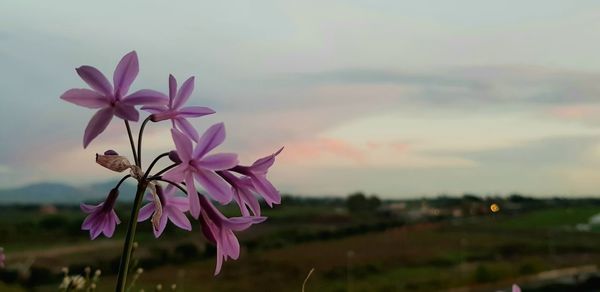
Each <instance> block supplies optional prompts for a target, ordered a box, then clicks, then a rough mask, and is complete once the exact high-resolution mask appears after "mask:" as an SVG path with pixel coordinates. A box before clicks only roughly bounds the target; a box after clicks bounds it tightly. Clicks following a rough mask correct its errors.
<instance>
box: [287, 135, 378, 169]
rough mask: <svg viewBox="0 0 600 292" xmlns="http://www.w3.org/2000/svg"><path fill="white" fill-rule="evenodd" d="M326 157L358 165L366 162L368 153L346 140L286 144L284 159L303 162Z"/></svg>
mask: <svg viewBox="0 0 600 292" xmlns="http://www.w3.org/2000/svg"><path fill="white" fill-rule="evenodd" d="M326 155H333V156H335V157H341V158H345V159H348V160H351V161H353V162H356V163H365V162H366V151H364V150H363V149H360V148H359V147H356V146H354V145H352V144H350V143H348V142H346V141H344V140H341V139H335V138H318V139H316V140H312V141H299V142H290V143H286V150H285V156H284V157H285V158H284V159H289V160H293V161H303V160H306V159H316V158H322V157H324V156H326ZM282 158H283V157H282Z"/></svg>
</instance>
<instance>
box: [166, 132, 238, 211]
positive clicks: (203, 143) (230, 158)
mask: <svg viewBox="0 0 600 292" xmlns="http://www.w3.org/2000/svg"><path fill="white" fill-rule="evenodd" d="M171 135H172V136H173V141H174V142H175V148H176V149H177V155H178V156H179V159H180V160H181V163H180V164H179V165H178V166H176V167H174V168H173V169H171V170H170V171H168V172H167V173H165V174H164V175H163V178H165V179H167V180H171V181H174V182H176V183H179V182H185V184H186V188H187V190H188V198H189V200H190V212H191V214H192V216H194V218H198V217H199V216H200V202H199V199H198V193H197V192H196V187H195V181H197V182H198V183H200V185H201V186H202V187H203V188H204V189H205V190H206V191H207V192H208V194H209V195H210V196H211V197H213V198H214V199H215V200H217V201H219V202H220V203H222V204H227V203H229V202H230V201H231V199H232V197H233V194H232V192H231V188H230V186H229V185H228V184H227V182H225V181H224V180H223V178H221V177H220V176H219V175H217V174H216V173H215V171H218V170H225V169H229V168H231V167H234V166H235V165H237V164H238V159H237V154H234V153H219V154H211V155H207V154H208V152H210V151H211V150H212V149H214V148H215V147H217V146H219V145H220V144H221V143H223V141H224V140H225V126H224V125H223V123H219V124H215V125H213V126H211V127H210V128H208V129H207V130H206V132H204V134H203V135H202V137H200V139H199V140H198V144H197V145H196V147H195V148H194V147H193V145H192V141H191V140H190V138H188V137H187V136H186V135H184V134H182V133H181V132H179V130H177V129H171Z"/></svg>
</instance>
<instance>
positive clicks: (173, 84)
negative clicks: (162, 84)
mask: <svg viewBox="0 0 600 292" xmlns="http://www.w3.org/2000/svg"><path fill="white" fill-rule="evenodd" d="M176 95H177V80H176V79H175V77H174V76H173V75H171V74H169V106H170V107H172V106H173V99H175V96H176Z"/></svg>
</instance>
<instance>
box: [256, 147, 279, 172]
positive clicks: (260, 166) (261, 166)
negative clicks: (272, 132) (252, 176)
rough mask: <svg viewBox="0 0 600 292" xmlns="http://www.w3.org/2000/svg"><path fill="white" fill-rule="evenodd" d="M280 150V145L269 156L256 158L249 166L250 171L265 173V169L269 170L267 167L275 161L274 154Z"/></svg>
mask: <svg viewBox="0 0 600 292" xmlns="http://www.w3.org/2000/svg"><path fill="white" fill-rule="evenodd" d="M281 151H283V147H281V148H280V149H279V150H278V151H277V152H275V153H273V154H271V155H269V156H265V157H263V158H260V159H258V160H256V161H255V162H254V163H253V164H252V166H251V167H250V168H251V169H252V172H255V173H259V174H266V173H267V171H268V170H269V167H271V166H272V165H273V163H275V156H277V155H278V154H279V153H281Z"/></svg>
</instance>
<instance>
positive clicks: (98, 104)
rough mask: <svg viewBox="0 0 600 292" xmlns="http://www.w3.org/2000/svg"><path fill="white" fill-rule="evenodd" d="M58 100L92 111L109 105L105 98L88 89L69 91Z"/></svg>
mask: <svg viewBox="0 0 600 292" xmlns="http://www.w3.org/2000/svg"><path fill="white" fill-rule="evenodd" d="M60 98H61V99H62V100H65V101H68V102H70V103H73V104H76V105H79V106H83V107H87V108H94V109H95V108H102V107H106V106H108V105H110V101H109V100H108V99H107V98H106V96H104V95H102V94H100V93H98V92H97V91H93V90H90V89H82V88H73V89H69V90H67V91H66V92H65V93H63V94H62V95H61V96H60Z"/></svg>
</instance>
